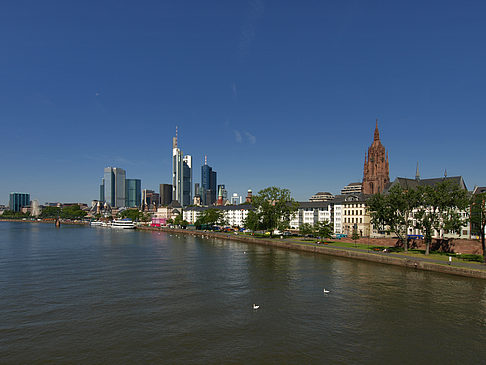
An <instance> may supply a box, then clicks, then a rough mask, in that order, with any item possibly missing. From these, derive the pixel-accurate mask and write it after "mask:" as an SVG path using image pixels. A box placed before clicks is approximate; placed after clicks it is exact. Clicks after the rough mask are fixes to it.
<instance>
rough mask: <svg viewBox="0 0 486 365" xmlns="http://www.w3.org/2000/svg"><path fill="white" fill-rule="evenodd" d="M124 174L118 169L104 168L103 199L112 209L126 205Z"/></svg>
mask: <svg viewBox="0 0 486 365" xmlns="http://www.w3.org/2000/svg"><path fill="white" fill-rule="evenodd" d="M125 182H126V172H125V170H123V169H121V168H119V167H106V168H105V174H104V187H105V189H104V190H105V192H104V199H105V201H106V202H107V203H108V204H109V205H110V206H111V207H113V208H121V207H124V206H125V204H126V197H125V195H126V186H125Z"/></svg>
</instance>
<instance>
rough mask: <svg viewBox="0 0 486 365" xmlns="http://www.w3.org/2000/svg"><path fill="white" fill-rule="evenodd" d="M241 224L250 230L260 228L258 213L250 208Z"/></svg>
mask: <svg viewBox="0 0 486 365" xmlns="http://www.w3.org/2000/svg"><path fill="white" fill-rule="evenodd" d="M243 226H244V227H245V228H246V229H250V230H252V231H258V230H260V229H262V226H261V222H260V215H259V214H257V212H255V211H254V210H250V211H249V212H248V215H247V216H246V218H245V221H244V222H243Z"/></svg>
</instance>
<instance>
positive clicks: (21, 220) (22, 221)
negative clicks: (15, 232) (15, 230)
mask: <svg viewBox="0 0 486 365" xmlns="http://www.w3.org/2000/svg"><path fill="white" fill-rule="evenodd" d="M0 222H20V223H50V224H55V223H56V220H55V219H41V220H32V219H0ZM61 224H77V225H82V226H86V225H89V223H87V222H73V221H65V220H62V219H61Z"/></svg>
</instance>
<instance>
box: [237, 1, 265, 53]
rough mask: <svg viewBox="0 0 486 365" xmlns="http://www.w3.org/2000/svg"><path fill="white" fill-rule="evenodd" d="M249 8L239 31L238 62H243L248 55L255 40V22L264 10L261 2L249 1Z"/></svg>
mask: <svg viewBox="0 0 486 365" xmlns="http://www.w3.org/2000/svg"><path fill="white" fill-rule="evenodd" d="M249 6H250V11H249V13H248V16H247V18H246V21H245V22H244V23H243V25H242V26H241V30H240V42H239V44H238V52H239V58H240V61H242V60H244V59H245V58H246V56H247V55H248V54H249V53H250V49H251V44H252V42H253V39H254V38H255V33H256V25H257V22H258V20H259V19H260V18H261V17H262V16H263V12H264V10H265V4H264V3H263V0H251V1H250V3H249Z"/></svg>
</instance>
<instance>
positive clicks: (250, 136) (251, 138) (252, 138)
mask: <svg viewBox="0 0 486 365" xmlns="http://www.w3.org/2000/svg"><path fill="white" fill-rule="evenodd" d="M245 136H246V138H247V140H248V143H250V144H255V143H256V137H255V136H254V135H253V134H251V133H250V132H248V131H245Z"/></svg>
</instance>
